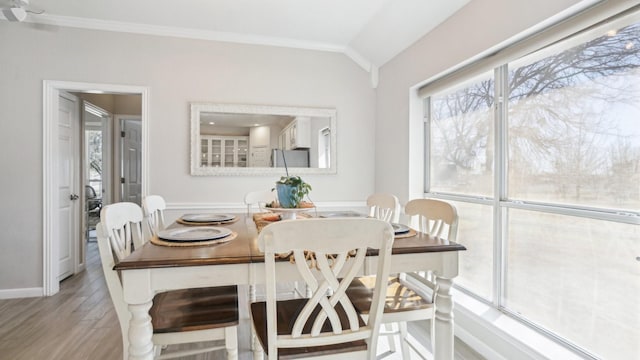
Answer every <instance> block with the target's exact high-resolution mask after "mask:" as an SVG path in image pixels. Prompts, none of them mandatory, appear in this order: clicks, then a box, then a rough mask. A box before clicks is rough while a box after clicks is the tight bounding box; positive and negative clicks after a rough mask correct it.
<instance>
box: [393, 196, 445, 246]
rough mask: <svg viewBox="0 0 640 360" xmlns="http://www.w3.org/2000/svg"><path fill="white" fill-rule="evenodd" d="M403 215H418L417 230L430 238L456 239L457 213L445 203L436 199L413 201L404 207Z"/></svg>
mask: <svg viewBox="0 0 640 360" xmlns="http://www.w3.org/2000/svg"><path fill="white" fill-rule="evenodd" d="M404 212H405V214H407V215H409V216H411V217H413V216H414V215H418V219H417V224H418V225H417V227H418V230H419V231H421V232H424V233H427V234H429V235H431V236H437V237H444V236H443V235H444V234H445V229H447V228H448V229H447V232H446V239H447V240H449V241H456V238H457V237H458V212H457V211H456V208H455V207H454V206H453V205H451V204H449V203H448V202H446V201H441V200H436V199H414V200H411V201H409V202H408V203H407V205H405V207H404Z"/></svg>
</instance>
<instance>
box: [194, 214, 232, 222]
mask: <svg viewBox="0 0 640 360" xmlns="http://www.w3.org/2000/svg"><path fill="white" fill-rule="evenodd" d="M235 218H236V217H235V215H230V214H184V215H182V217H181V219H182V220H184V221H188V222H201V223H210V222H223V221H231V220H233V219H235Z"/></svg>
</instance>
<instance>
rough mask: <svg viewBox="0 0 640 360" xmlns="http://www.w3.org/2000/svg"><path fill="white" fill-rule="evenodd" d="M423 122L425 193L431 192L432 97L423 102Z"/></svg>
mask: <svg viewBox="0 0 640 360" xmlns="http://www.w3.org/2000/svg"><path fill="white" fill-rule="evenodd" d="M422 106H423V107H422V121H423V129H424V130H423V131H424V132H423V139H422V140H423V144H424V147H423V151H424V159H425V160H426V161H424V162H423V163H424V164H425V166H424V181H423V184H422V185H423V189H424V193H425V194H426V193H428V192H430V191H431V139H430V135H429V134H430V133H431V132H430V126H431V97H427V98H425V99H424V100H423V102H422Z"/></svg>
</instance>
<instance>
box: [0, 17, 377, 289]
mask: <svg viewBox="0 0 640 360" xmlns="http://www.w3.org/2000/svg"><path fill="white" fill-rule="evenodd" d="M0 44H2V50H1V51H0V69H2V71H0V151H1V152H2V153H3V155H2V156H1V157H0V168H1V169H2V175H0V189H1V190H0V191H1V196H0V227H1V228H2V233H0V248H2V251H0V291H2V290H7V289H21V288H38V287H41V286H42V257H43V247H42V209H43V194H42V186H43V184H42V181H43V180H42V174H43V173H42V166H43V164H42V161H43V160H42V138H43V130H42V112H43V109H42V81H43V80H60V81H71V82H91V83H108V84H125V85H136V86H148V87H149V88H150V121H149V151H150V156H149V191H150V193H155V194H160V195H163V196H164V197H165V199H166V200H167V202H168V203H185V204H198V203H207V204H215V203H226V204H229V203H238V204H240V203H241V202H242V199H243V195H244V193H245V192H246V191H250V190H259V189H268V188H271V187H272V185H273V183H274V181H275V180H277V178H279V176H277V177H276V176H267V177H261V176H257V177H256V176H253V177H244V178H242V177H192V176H190V175H189V149H190V148H189V144H190V142H189V141H190V140H189V124H190V121H189V102H191V101H211V102H221V103H248V104H273V105H283V106H307V107H332V108H336V109H337V114H338V116H337V139H338V157H339V158H338V163H337V164H338V173H337V175H323V176H306V177H305V180H306V181H307V182H309V183H311V184H312V186H313V193H312V195H313V199H314V200H315V201H318V202H322V201H328V202H332V201H363V200H364V199H365V198H366V196H367V195H369V194H370V193H371V192H372V191H373V189H374V183H373V176H374V158H373V154H372V149H373V147H374V133H373V131H374V120H375V116H374V110H375V90H374V89H372V88H371V86H370V82H369V76H368V74H367V73H366V72H365V71H363V70H362V69H361V68H360V67H358V66H357V65H356V64H355V63H354V62H353V61H351V60H350V59H349V58H347V57H346V56H345V55H343V54H339V53H330V52H319V51H308V50H297V49H288V48H280V47H269V46H257V45H241V44H230V43H223V42H212V41H201V40H189V39H179V38H169V37H155V36H146V35H132V34H125V33H114V32H103V31H93V30H83V29H72V28H63V27H54V26H44V25H35V24H29V23H8V22H4V21H0Z"/></svg>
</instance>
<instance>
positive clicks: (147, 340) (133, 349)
mask: <svg viewBox="0 0 640 360" xmlns="http://www.w3.org/2000/svg"><path fill="white" fill-rule="evenodd" d="M149 309H151V301H149V302H146V303H143V304H129V312H131V320H129V360H153V342H152V341H151V337H152V335H153V326H151V316H149Z"/></svg>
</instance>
